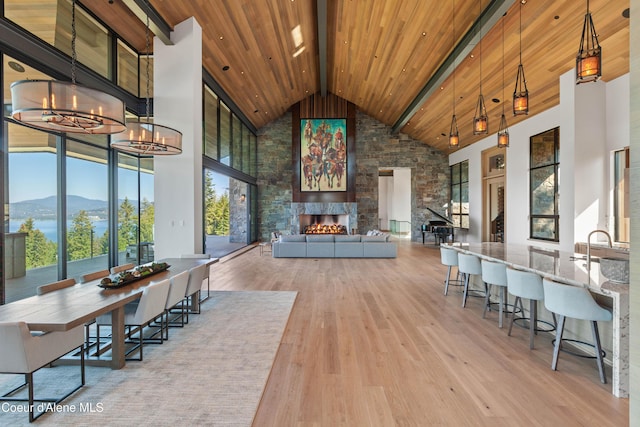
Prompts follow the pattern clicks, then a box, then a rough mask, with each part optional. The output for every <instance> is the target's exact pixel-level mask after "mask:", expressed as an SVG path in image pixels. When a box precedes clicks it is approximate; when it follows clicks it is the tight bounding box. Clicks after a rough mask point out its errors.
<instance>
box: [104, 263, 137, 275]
mask: <svg viewBox="0 0 640 427" xmlns="http://www.w3.org/2000/svg"><path fill="white" fill-rule="evenodd" d="M135 266H136V265H135V264H134V263H129V264H122V265H116V266H114V267H111V269H109V271H110V272H111V274H116V273H120V272H121V271H127V270H131V269H132V268H133V267H135Z"/></svg>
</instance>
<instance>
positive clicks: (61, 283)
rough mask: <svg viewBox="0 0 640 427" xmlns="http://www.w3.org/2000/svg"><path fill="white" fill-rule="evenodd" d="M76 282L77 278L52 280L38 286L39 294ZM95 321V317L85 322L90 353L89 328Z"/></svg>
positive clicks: (66, 286) (85, 345) (87, 350)
mask: <svg viewBox="0 0 640 427" xmlns="http://www.w3.org/2000/svg"><path fill="white" fill-rule="evenodd" d="M76 283H77V282H76V279H74V278H70V279H64V280H58V281H57V282H52V283H48V284H46V285H41V286H38V288H37V293H38V295H45V294H48V293H49V292H53V291H57V290H60V289H65V288H70V287H71V286H75V285H76ZM93 323H95V319H94V320H91V321H89V322H86V323H85V324H84V329H85V342H84V349H85V351H86V352H87V354H88V353H89V349H90V348H91V337H90V333H89V328H90V326H91V325H92V324H93Z"/></svg>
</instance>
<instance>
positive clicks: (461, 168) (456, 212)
mask: <svg viewBox="0 0 640 427" xmlns="http://www.w3.org/2000/svg"><path fill="white" fill-rule="evenodd" d="M450 171H451V180H450V182H451V206H450V209H451V220H452V221H453V225H454V227H460V228H469V161H468V160H465V161H463V162H460V163H456V164H455V165H452V166H451V167H450Z"/></svg>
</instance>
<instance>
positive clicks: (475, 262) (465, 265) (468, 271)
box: [458, 253, 487, 308]
mask: <svg viewBox="0 0 640 427" xmlns="http://www.w3.org/2000/svg"><path fill="white" fill-rule="evenodd" d="M458 271H459V272H460V273H461V274H463V275H464V291H463V292H462V307H463V308H464V307H466V305H467V296H468V295H469V281H470V280H471V276H482V264H481V263H480V258H478V257H477V256H475V255H470V254H462V253H460V254H458ZM486 290H487V285H486V284H485V292H486Z"/></svg>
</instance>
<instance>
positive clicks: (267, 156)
mask: <svg viewBox="0 0 640 427" xmlns="http://www.w3.org/2000/svg"><path fill="white" fill-rule="evenodd" d="M291 120H292V119H291V113H285V114H284V115H283V116H282V117H280V118H279V119H277V120H274V121H272V122H271V123H269V124H268V125H266V126H263V127H262V128H260V129H258V135H257V137H258V176H257V178H258V236H259V237H260V240H262V241H267V242H268V241H269V240H270V236H271V232H273V231H280V232H286V231H288V230H290V229H291V201H292V197H293V196H292V190H291V180H292V174H293V166H292V165H291V126H292V121H291Z"/></svg>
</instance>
